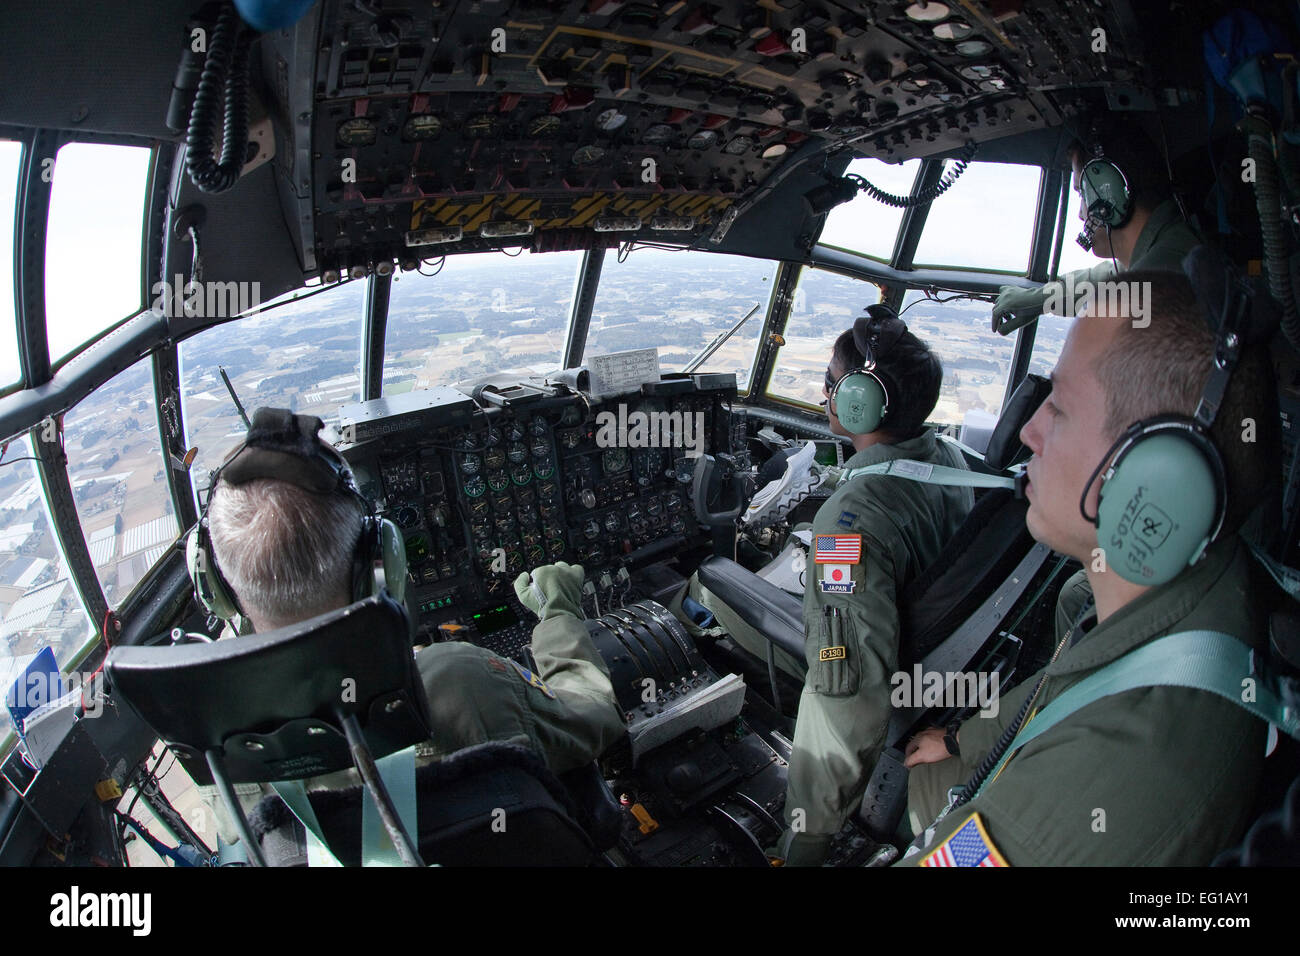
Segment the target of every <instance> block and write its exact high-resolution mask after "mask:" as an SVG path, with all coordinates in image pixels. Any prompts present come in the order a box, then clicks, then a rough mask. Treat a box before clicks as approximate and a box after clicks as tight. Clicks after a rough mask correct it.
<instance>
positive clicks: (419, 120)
mask: <svg viewBox="0 0 1300 956" xmlns="http://www.w3.org/2000/svg"><path fill="white" fill-rule="evenodd" d="M440 132H442V120H440V119H438V117H436V116H433V115H432V114H429V113H426V114H424V115H423V116H412V117H411V118H410V119H408V120H407V121H406V124H405V125H404V126H403V127H402V136H403V137H404V138H405V139H408V140H421V139H433V138H434V137H435V136H437V135H438V134H439V133H440Z"/></svg>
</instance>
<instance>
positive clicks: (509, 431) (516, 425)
mask: <svg viewBox="0 0 1300 956" xmlns="http://www.w3.org/2000/svg"><path fill="white" fill-rule="evenodd" d="M525 434H527V432H525V431H524V423H523V422H511V423H510V425H509V427H507V428H506V440H507V441H519V440H520V439H522V438H523V437H524V435H525Z"/></svg>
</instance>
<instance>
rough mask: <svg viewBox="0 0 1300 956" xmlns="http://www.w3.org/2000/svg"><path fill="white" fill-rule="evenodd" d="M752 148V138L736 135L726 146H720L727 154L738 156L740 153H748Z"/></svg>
mask: <svg viewBox="0 0 1300 956" xmlns="http://www.w3.org/2000/svg"><path fill="white" fill-rule="evenodd" d="M753 148H754V140H753V139H752V138H750V137H748V136H736V137H734V138H733V139H732V140H731V142H729V143H728V144H727V145H726V146H724V147H722V151H723V152H724V153H726V154H727V155H729V156H739V155H741V154H742V153H748V152H749V151H750V150H751V149H753Z"/></svg>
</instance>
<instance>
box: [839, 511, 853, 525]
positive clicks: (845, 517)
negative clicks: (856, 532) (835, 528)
mask: <svg viewBox="0 0 1300 956" xmlns="http://www.w3.org/2000/svg"><path fill="white" fill-rule="evenodd" d="M857 520H858V516H857V515H856V514H854V513H853V512H852V511H841V512H840V519H839V520H838V521H836V522H835V523H836V524H837V525H839V526H840V527H841V528H852V527H853V522H855V521H857Z"/></svg>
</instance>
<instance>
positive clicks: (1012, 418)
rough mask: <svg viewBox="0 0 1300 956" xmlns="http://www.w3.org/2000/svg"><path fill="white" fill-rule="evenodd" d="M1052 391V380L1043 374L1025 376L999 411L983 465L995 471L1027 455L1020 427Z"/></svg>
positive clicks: (1005, 467)
mask: <svg viewBox="0 0 1300 956" xmlns="http://www.w3.org/2000/svg"><path fill="white" fill-rule="evenodd" d="M1051 391H1052V383H1051V382H1050V381H1048V379H1046V378H1044V377H1043V376H1042V375H1033V374H1030V375H1026V376H1025V379H1024V381H1023V382H1021V383H1020V384H1019V385H1017V386H1016V390H1015V391H1014V392H1012V393H1011V398H1010V399H1009V400H1008V401H1007V407H1006V408H1004V409H1003V410H1002V417H1000V418H999V419H998V423H997V426H996V427H995V428H994V429H993V435H992V437H990V438H989V447H988V450H987V451H985V453H984V464H986V465H988V466H989V467H990V468H992V469H993V470H994V471H1003V470H1005V469H1007V468H1010V467H1011V466H1012V465H1014V464H1016V463H1017V462H1019V461H1023V460H1024V459H1025V458H1027V457H1029V449H1028V448H1026V447H1025V446H1024V445H1023V444H1021V441H1020V429H1022V428H1024V427H1025V423H1026V422H1028V421H1029V419H1031V418H1033V417H1034V412H1036V411H1038V406H1039V405H1041V404H1043V399H1045V398H1047V396H1048V394H1049V393H1050V392H1051Z"/></svg>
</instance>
